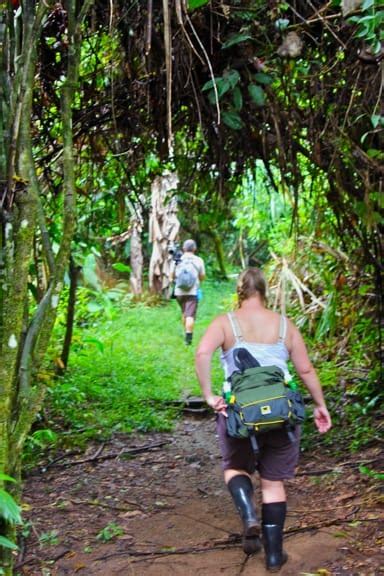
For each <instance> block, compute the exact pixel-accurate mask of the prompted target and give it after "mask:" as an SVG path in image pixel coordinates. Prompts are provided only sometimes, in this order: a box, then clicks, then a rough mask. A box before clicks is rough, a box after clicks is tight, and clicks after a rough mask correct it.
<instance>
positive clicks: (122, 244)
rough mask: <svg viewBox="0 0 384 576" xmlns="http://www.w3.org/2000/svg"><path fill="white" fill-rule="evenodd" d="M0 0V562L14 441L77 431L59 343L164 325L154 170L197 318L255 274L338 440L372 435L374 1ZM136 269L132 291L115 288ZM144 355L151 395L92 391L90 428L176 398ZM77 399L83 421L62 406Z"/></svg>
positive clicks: (98, 341)
mask: <svg viewBox="0 0 384 576" xmlns="http://www.w3.org/2000/svg"><path fill="white" fill-rule="evenodd" d="M0 7H1V13H0V91H1V107H0V180H1V190H0V207H1V230H2V233H1V239H0V281H1V285H0V355H1V358H0V487H1V491H0V513H1V516H2V518H3V521H2V524H1V526H0V548H1V547H2V546H3V547H4V546H6V547H7V549H8V550H11V549H12V548H14V544H12V543H11V540H12V539H13V537H14V535H13V530H14V526H15V523H17V522H19V521H20V518H19V509H18V508H17V506H16V504H15V503H14V501H13V500H12V498H11V497H10V496H9V494H8V492H6V491H5V488H7V490H11V489H12V484H9V483H8V482H11V480H10V478H11V477H12V478H15V479H16V480H19V479H20V475H21V458H22V453H23V450H24V445H25V442H27V444H26V451H25V452H24V453H25V454H26V455H27V459H28V458H30V459H32V460H33V461H34V459H35V458H36V457H38V456H39V453H40V451H41V449H44V448H45V447H47V446H53V445H60V443H61V444H62V445H63V444H65V443H66V442H67V440H65V441H62V438H64V439H65V438H66V436H65V434H67V433H68V431H69V430H68V429H67V428H68V427H69V429H70V430H71V429H72V428H74V429H76V428H80V429H82V428H84V427H85V428H87V430H88V428H90V429H91V431H90V435H92V434H93V432H92V421H93V420H94V416H92V411H93V409H94V405H93V404H92V402H93V401H92V398H91V396H92V393H90V396H88V395H87V394H88V390H89V386H90V384H91V382H93V375H92V372H91V371H90V372H89V374H88V375H87V373H85V374H83V376H82V379H81V383H79V385H78V387H75V388H76V389H75V388H74V387H73V380H71V379H72V378H73V376H71V369H72V368H71V366H70V369H69V372H68V374H67V375H66V376H65V377H64V380H60V379H58V374H61V375H62V374H63V373H64V372H65V371H66V368H67V363H68V358H69V354H70V349H71V341H72V339H73V343H72V350H71V357H70V358H71V362H73V366H74V367H75V366H76V367H77V368H76V369H78V367H79V366H81V364H82V362H83V360H82V358H84V356H83V355H84V354H85V358H87V354H88V353H90V354H91V357H94V355H96V356H97V355H101V356H102V355H103V354H107V353H106V346H109V345H110V344H109V343H108V344H106V342H105V341H104V337H103V334H104V333H108V332H109V331H110V330H114V329H116V330H119V331H123V330H124V331H126V336H124V338H128V339H130V338H132V348H134V345H135V343H137V344H140V337H138V335H137V333H138V331H139V328H140V326H142V329H143V334H146V337H145V338H144V340H143V341H145V340H146V339H147V338H151V337H152V336H151V335H150V334H148V332H150V331H151V330H152V332H156V329H160V327H161V326H162V325H163V323H168V322H173V321H174V317H173V316H172V312H170V311H168V309H169V310H172V308H169V307H170V306H171V305H170V304H168V307H167V305H165V307H164V304H163V303H162V298H163V297H164V295H165V292H164V291H162V290H161V288H160V289H158V288H156V286H155V288H154V287H153V284H151V257H152V256H153V249H154V243H153V236H151V232H150V223H151V221H152V220H151V219H152V218H153V214H154V211H155V203H154V187H153V185H154V182H155V180H156V178H160V181H162V180H161V179H162V178H163V177H164V175H165V174H167V173H173V174H177V178H178V185H177V186H176V188H172V189H168V190H167V191H166V195H165V200H164V205H163V207H162V210H163V212H161V211H160V213H161V214H164V213H165V212H166V211H167V207H169V206H171V205H172V206H173V205H175V206H176V204H175V203H176V201H177V208H176V209H175V211H176V212H177V216H178V218H179V220H180V222H181V229H180V233H179V235H178V239H179V240H183V239H185V238H186V237H190V236H192V237H194V238H195V239H196V240H197V242H198V245H199V248H200V252H201V254H202V255H203V256H204V258H205V259H206V261H207V263H208V276H209V278H210V279H211V280H213V279H214V280H215V282H219V281H221V282H222V284H217V285H214V284H211V285H210V287H209V289H207V294H208V296H207V300H206V303H207V304H206V305H208V302H211V301H212V303H215V305H216V304H220V302H219V299H218V298H217V297H216V296H215V291H216V290H219V291H220V294H221V292H223V303H222V304H220V305H222V306H224V308H225V306H227V307H228V306H229V305H230V301H231V297H230V293H231V291H232V285H231V284H228V283H227V280H226V279H228V277H231V275H232V274H234V273H236V272H237V271H239V270H240V269H241V268H242V267H244V266H246V265H257V266H262V267H263V268H264V269H265V270H266V273H267V276H268V277H269V279H270V285H271V305H275V306H276V307H278V308H280V309H281V310H283V311H287V313H288V314H290V315H291V316H293V317H294V319H295V320H296V322H297V323H298V325H299V326H300V327H301V329H302V330H303V332H304V334H305V335H306V338H307V340H308V342H309V345H310V348H311V351H312V355H313V358H314V361H315V363H316V365H317V366H318V368H319V370H320V373H321V377H322V381H323V383H324V385H325V386H326V387H327V388H329V389H330V390H331V393H332V397H333V412H334V414H335V418H336V421H339V422H340V424H341V426H340V427H338V428H337V430H336V431H335V434H336V435H338V436H339V438H338V441H340V440H342V444H341V445H342V446H345V445H347V446H348V447H350V448H356V447H360V446H362V445H364V444H367V443H369V442H375V441H377V442H380V441H382V423H381V420H380V417H382V408H381V405H382V400H383V392H382V383H383V378H382V359H383V344H382V325H383V293H384V291H383V282H382V279H383V258H382V254H383V246H382V229H383V197H384V195H383V158H384V156H383V131H384V113H383V110H382V96H383V78H384V72H383V70H384V69H383V66H384V47H383V41H384V38H383V21H384V10H383V7H382V6H381V5H380V3H379V2H378V1H375V0H363V1H362V2H361V1H359V0H355V1H348V0H343V1H342V2H341V1H340V0H332V1H331V2H328V3H324V2H322V1H320V0H313V1H310V2H304V1H301V0H299V1H296V2H285V1H279V0H271V1H268V2H262V1H261V0H231V1H228V2H226V3H223V2H221V0H217V1H216V0H211V1H208V0H189V2H186V1H185V0H175V1H174V2H173V1H172V2H169V1H167V0H163V2H160V1H154V0H153V1H152V0H148V1H144V0H143V1H138V0H130V1H128V2H127V1H124V2H123V1H121V0H117V1H115V2H111V3H105V2H101V1H92V0H87V1H85V2H83V3H82V4H81V5H80V3H76V2H75V1H74V0H66V1H65V2H55V3H50V2H34V1H30V0H24V1H22V2H19V1H18V0H12V2H4V1H3V2H0ZM172 203H174V204H172ZM162 217H163V216H161V217H160V220H161V218H162ZM163 240H164V242H165V252H166V253H167V246H168V244H167V237H166V236H165V237H164V238H163ZM138 246H139V250H138ZM134 254H135V255H136V256H137V254H138V255H139V260H140V261H142V272H141V275H142V281H143V286H144V288H143V289H142V290H140V291H139V293H136V294H135V295H134V294H133V292H132V291H131V288H132V285H130V275H131V277H132V267H133V264H134ZM167 257H168V256H167ZM140 281H141V280H140ZM149 288H151V290H149ZM154 292H155V294H154ZM156 292H157V294H156ZM76 299H77V301H76ZM127 310H128V311H127ZM206 313H207V314H208V315H209V312H208V309H207V312H206ZM147 314H148V326H147V327H145V323H146V321H147V320H146V318H147V316H146V315H147ZM163 315H164V319H163ZM122 316H124V318H126V322H125V321H124V322H123V321H122V319H121V318H122ZM139 318H140V320H139ZM206 320H207V321H208V316H207V317H206ZM114 322H116V324H113V323H114ZM119 322H123V323H122V324H121V325H120V324H119ZM203 325H204V323H203V324H202V326H203ZM111 326H115V328H114V329H112V328H111ZM131 329H132V331H133V330H134V331H135V333H134V336H133V335H132V334H130V331H131ZM99 331H100V332H99ZM171 340H172V339H171ZM171 340H170V344H169V345H170V348H173V347H174V342H172V341H171ZM87 349H89V351H90V352H87ZM125 353H126V350H125V349H124V354H125ZM170 353H171V352H170ZM132 354H133V355H135V354H138V356H140V350H137V349H135V351H133V352H132ZM183 354H184V352H183ZM133 357H135V356H133ZM155 358H156V359H158V358H157V357H156V356H155V355H151V354H150V355H149V357H148V358H146V359H145V365H146V366H147V368H148V369H149V370H150V372H149V373H148V375H147V378H148V382H151V381H152V379H155V378H156V379H158V378H159V370H160V374H161V377H162V378H164V380H162V381H163V382H164V386H165V387H166V389H167V391H166V392H165V391H163V392H161V393H159V396H158V397H153V398H152V397H151V402H153V406H154V408H153V409H151V410H148V414H147V413H146V412H145V411H144V414H143V419H142V421H138V420H137V419H135V418H134V414H133V412H134V410H135V404H134V403H132V404H131V405H130V404H129V402H128V403H127V406H126V413H124V416H122V414H121V413H120V412H117V413H114V410H113V407H112V405H111V402H109V403H108V400H107V399H106V398H105V394H104V393H103V391H102V382H101V381H100V383H99V384H96V385H95V386H96V387H98V386H99V385H100V390H96V391H95V390H94V392H95V397H97V403H100V405H102V406H103V411H104V412H103V416H102V419H103V421H104V422H105V429H104V432H106V433H112V432H113V431H114V430H116V426H120V428H118V429H124V430H125V431H128V432H129V431H130V430H132V429H134V428H135V427H137V426H138V427H140V428H141V429H151V428H158V429H163V428H164V427H169V426H170V425H171V422H172V414H173V413H174V408H172V407H171V406H168V405H167V402H168V401H170V396H172V395H173V394H176V393H180V394H182V393H183V392H185V390H184V391H183V387H182V385H181V384H180V386H176V387H175V389H172V388H169V387H168V388H167V386H169V378H170V374H167V370H166V365H167V364H166V363H165V364H164V367H158V368H159V370H157V368H156V365H155V363H154V360H155ZM184 361H185V358H184V355H181V357H180V362H184ZM89 363H90V360H89V359H87V360H86V361H85V366H88V364H89ZM151 366H152V367H151ZM150 367H151V368H150ZM79 369H80V368H79ZM173 370H176V363H175V366H174V367H173ZM112 372H113V370H112ZM108 374H110V373H108ZM113 378H114V379H115V380H114V382H115V384H116V386H118V385H119V382H120V377H119V376H118V371H117V372H116V374H115V375H114V376H113ZM176 381H177V378H176ZM167 382H168V384H167ZM126 385H127V386H128V388H129V385H130V382H129V381H127V382H126ZM137 387H139V383H138V384H137ZM91 388H92V387H91ZM47 391H48V394H47ZM115 392H116V394H118V388H116V390H115ZM194 392H196V390H194ZM76 394H78V396H76ZM146 394H147V391H145V390H144V389H143V390H141V392H140V393H139V399H140V402H144V403H145V401H146ZM148 394H149V391H148ZM163 394H164V395H163ZM163 400H164V402H165V406H166V408H164V405H162V401H163ZM88 401H89V402H90V406H91V407H92V406H93V407H92V408H90V413H89V420H88V419H87V417H86V413H82V414H80V413H77V412H76V405H77V404H79V405H80V406H84V405H86V404H87V402H88ZM97 405H98V406H99V404H97ZM98 410H99V408H97V410H96V413H97V414H98ZM59 414H60V415H61V416H60V417H59ZM32 426H33V429H32V432H31V427H32ZM63 428H64V430H65V432H64V435H63ZM69 436H71V434H67V437H69ZM332 438H333V437H332V436H330V437H329V439H328V440H327V442H332ZM12 491H13V493H14V495H15V496H16V498H17V497H18V493H17V491H16V492H15V491H14V490H12ZM2 549H3V550H4V548H2ZM10 562H11V561H10V557H9V555H8V556H6V559H5V560H4V566H5V568H4V574H8V573H10V572H9V569H10V568H9V567H8V566H9V565H10ZM7 570H8V572H7Z"/></svg>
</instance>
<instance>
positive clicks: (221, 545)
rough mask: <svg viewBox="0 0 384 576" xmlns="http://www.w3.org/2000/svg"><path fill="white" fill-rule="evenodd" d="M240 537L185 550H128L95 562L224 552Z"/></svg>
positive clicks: (234, 536)
mask: <svg viewBox="0 0 384 576" xmlns="http://www.w3.org/2000/svg"><path fill="white" fill-rule="evenodd" d="M240 539H241V538H240V535H239V534H233V535H231V537H229V538H227V539H226V540H214V541H213V542H212V543H211V544H209V543H207V544H201V545H197V546H190V547H188V548H187V547H186V548H171V547H170V548H162V549H160V550H135V549H134V548H128V549H127V550H124V551H122V552H113V553H112V554H105V555H104V556H98V557H97V558H95V561H103V560H108V559H109V558H116V557H117V556H134V557H144V558H147V557H150V558H155V557H156V556H176V555H183V554H200V553H202V552H211V551H212V550H225V549H226V548H231V547H234V546H238V545H239V542H240Z"/></svg>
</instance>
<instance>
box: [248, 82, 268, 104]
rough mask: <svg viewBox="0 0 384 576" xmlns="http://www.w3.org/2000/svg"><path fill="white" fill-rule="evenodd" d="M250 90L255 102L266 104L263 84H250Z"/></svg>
mask: <svg viewBox="0 0 384 576" xmlns="http://www.w3.org/2000/svg"><path fill="white" fill-rule="evenodd" d="M248 92H249V95H250V97H251V98H252V100H253V101H254V103H255V104H257V105H258V106H264V104H265V94H264V90H263V89H262V88H261V86H256V84H250V85H249V86H248Z"/></svg>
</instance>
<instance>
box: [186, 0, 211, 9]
mask: <svg viewBox="0 0 384 576" xmlns="http://www.w3.org/2000/svg"><path fill="white" fill-rule="evenodd" d="M208 2H209V0H188V9H189V10H196V8H200V7H201V6H205V5H206V4H208Z"/></svg>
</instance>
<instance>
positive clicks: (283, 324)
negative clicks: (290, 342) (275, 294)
mask: <svg viewBox="0 0 384 576" xmlns="http://www.w3.org/2000/svg"><path fill="white" fill-rule="evenodd" d="M286 335H287V317H286V316H283V315H281V316H280V327H279V342H285V337H286Z"/></svg>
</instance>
